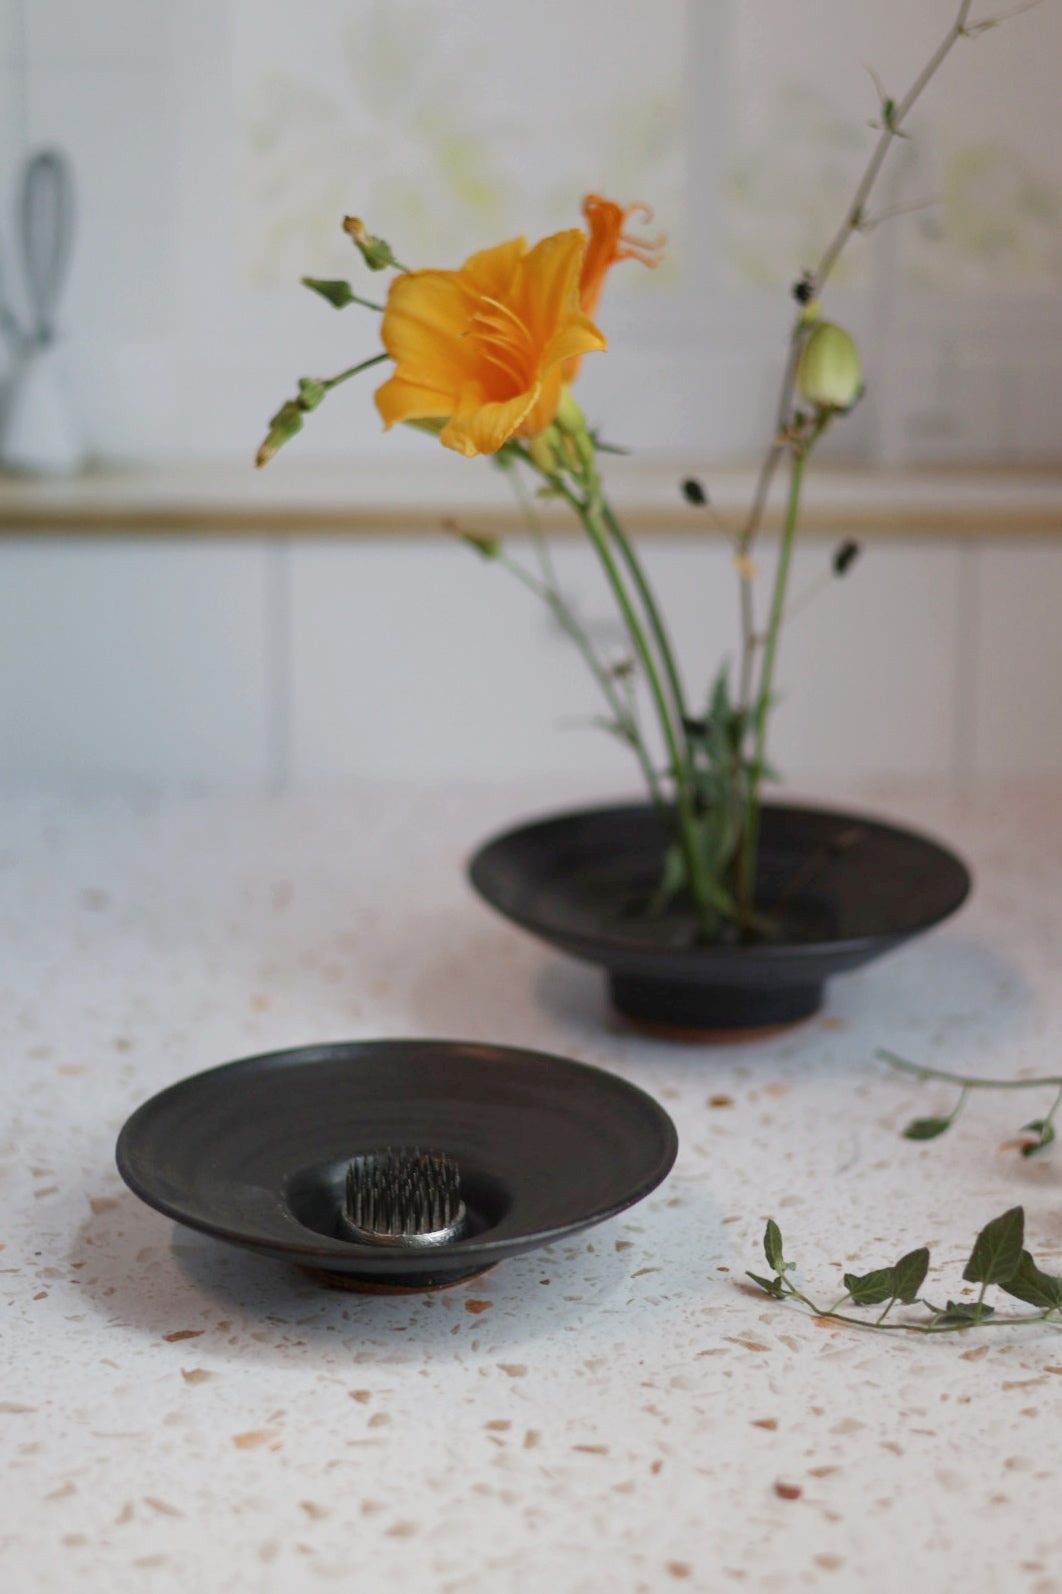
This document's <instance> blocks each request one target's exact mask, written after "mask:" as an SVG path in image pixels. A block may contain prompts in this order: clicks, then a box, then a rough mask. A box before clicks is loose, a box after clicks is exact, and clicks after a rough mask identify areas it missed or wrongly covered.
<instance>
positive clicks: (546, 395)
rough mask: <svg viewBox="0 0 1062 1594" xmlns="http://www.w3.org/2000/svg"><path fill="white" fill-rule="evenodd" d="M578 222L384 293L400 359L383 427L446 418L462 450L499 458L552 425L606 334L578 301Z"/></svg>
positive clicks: (402, 281) (407, 277)
mask: <svg viewBox="0 0 1062 1594" xmlns="http://www.w3.org/2000/svg"><path fill="white" fill-rule="evenodd" d="M586 248H587V240H586V236H585V234H584V233H582V232H580V231H579V230H578V229H572V230H571V231H568V232H558V233H553V234H551V235H550V236H549V237H548V238H543V239H542V241H541V242H540V243H537V244H535V246H534V247H533V248H531V249H528V247H527V244H526V243H525V241H524V239H523V238H513V239H510V240H509V242H507V243H503V244H498V245H496V246H495V247H494V248H492V249H483V250H480V252H479V253H478V254H474V255H472V256H470V257H469V259H468V260H466V261H465V263H464V265H463V266H461V267H460V269H459V270H457V271H434V270H433V271H410V272H404V273H402V274H401V275H400V276H398V277H396V278H395V280H394V281H393V282H392V284H391V288H390V292H389V293H388V296H387V305H386V308H385V311H384V317H383V323H382V326H381V337H382V338H383V343H384V347H385V348H386V350H387V352H388V354H390V355H391V357H392V358H393V359H394V361H395V371H394V374H393V376H391V377H390V379H389V380H388V381H386V382H385V383H384V384H383V386H382V387H380V388H378V389H377V392H376V407H377V409H378V410H379V412H380V415H381V417H382V419H383V422H384V425H385V427H390V426H393V425H394V424H395V423H396V422H397V421H414V420H440V421H443V422H444V423H445V424H444V425H443V427H442V430H441V432H440V434H439V437H440V441H441V442H443V443H445V444H446V446H447V447H448V448H453V449H456V450H457V451H458V453H461V454H466V455H472V454H493V453H496V452H497V450H498V449H499V448H501V446H502V444H503V443H506V442H507V441H508V440H509V438H511V437H534V436H536V435H537V434H538V433H539V432H542V431H544V430H545V428H546V427H547V426H548V425H549V424H550V422H551V421H552V420H553V417H554V415H555V413H556V410H557V405H558V403H559V401H560V396H561V387H562V384H563V382H564V381H565V372H566V369H567V368H568V367H569V365H570V364H571V362H572V361H578V359H579V357H580V356H581V355H583V354H588V353H590V352H591V350H594V349H603V348H604V347H605V339H604V337H603V336H602V334H601V333H600V332H599V331H598V329H597V327H596V326H595V325H594V323H593V322H592V321H591V319H590V317H589V315H588V314H587V313H586V311H585V310H584V308H583V307H582V305H581V303H580V276H581V272H582V269H583V265H584V257H585V251H586Z"/></svg>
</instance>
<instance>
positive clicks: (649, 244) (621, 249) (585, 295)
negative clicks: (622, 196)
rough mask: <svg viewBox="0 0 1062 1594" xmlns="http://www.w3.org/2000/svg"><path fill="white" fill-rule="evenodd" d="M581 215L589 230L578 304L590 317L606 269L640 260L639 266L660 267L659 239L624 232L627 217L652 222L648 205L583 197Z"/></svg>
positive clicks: (592, 196) (661, 244) (662, 245)
mask: <svg viewBox="0 0 1062 1594" xmlns="http://www.w3.org/2000/svg"><path fill="white" fill-rule="evenodd" d="M583 215H584V216H585V218H586V222H587V226H588V227H589V229H590V236H589V239H588V240H587V245H586V254H585V255H584V256H583V267H582V270H581V271H580V273H579V303H580V304H581V305H582V307H583V309H584V310H585V311H586V313H587V315H593V313H594V311H595V310H596V309H597V301H598V299H599V298H600V297H601V289H602V287H603V286H604V282H605V276H606V274H607V272H608V268H609V266H611V265H614V264H615V262H616V261H617V260H640V261H641V263H642V265H643V266H651V267H655V266H658V265H659V264H660V251H661V250H662V249H663V247H664V243H665V241H666V240H665V239H664V238H663V236H660V237H657V238H632V237H631V236H630V234H629V233H625V232H624V230H623V229H624V227H625V226H626V224H627V220H628V218H629V217H631V216H634V215H641V216H643V217H644V218H645V220H646V221H647V222H648V221H652V219H653V213H652V211H651V210H650V209H649V206H648V205H643V204H641V203H639V204H634V205H628V206H627V207H626V209H624V208H623V207H622V206H620V205H617V204H616V203H615V202H614V201H613V200H611V199H602V197H601V195H600V194H586V195H585V196H584V198H583Z"/></svg>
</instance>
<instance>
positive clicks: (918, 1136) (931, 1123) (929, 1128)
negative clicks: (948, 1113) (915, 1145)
mask: <svg viewBox="0 0 1062 1594" xmlns="http://www.w3.org/2000/svg"><path fill="white" fill-rule="evenodd" d="M950 1128H951V1119H950V1118H912V1119H911V1122H910V1123H909V1124H908V1125H907V1128H906V1129H905V1130H904V1132H903V1138H904V1139H905V1140H935V1139H936V1138H937V1136H938V1135H942V1134H943V1133H944V1131H945V1130H946V1129H950Z"/></svg>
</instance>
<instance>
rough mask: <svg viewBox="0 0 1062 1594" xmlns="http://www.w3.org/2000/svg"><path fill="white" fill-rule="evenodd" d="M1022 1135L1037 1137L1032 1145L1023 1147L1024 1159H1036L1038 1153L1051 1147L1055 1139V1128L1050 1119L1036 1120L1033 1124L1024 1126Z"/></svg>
mask: <svg viewBox="0 0 1062 1594" xmlns="http://www.w3.org/2000/svg"><path fill="white" fill-rule="evenodd" d="M1021 1127H1022V1133H1023V1134H1026V1133H1030V1134H1034V1135H1036V1136H1037V1139H1036V1140H1034V1141H1033V1142H1032V1144H1031V1145H1028V1146H1022V1148H1021V1154H1022V1156H1023V1157H1035V1156H1036V1154H1037V1152H1039V1151H1043V1150H1045V1149H1046V1147H1048V1146H1049V1145H1051V1143H1052V1142H1053V1140H1054V1138H1055V1126H1054V1124H1053V1123H1052V1122H1051V1121H1050V1119H1048V1118H1034V1119H1033V1121H1032V1123H1031V1124H1022V1126H1021Z"/></svg>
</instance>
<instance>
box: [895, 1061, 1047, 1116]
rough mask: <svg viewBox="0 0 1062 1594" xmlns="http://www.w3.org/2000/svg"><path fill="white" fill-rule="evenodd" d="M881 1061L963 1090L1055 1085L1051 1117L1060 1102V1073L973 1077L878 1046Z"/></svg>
mask: <svg viewBox="0 0 1062 1594" xmlns="http://www.w3.org/2000/svg"><path fill="white" fill-rule="evenodd" d="M874 1056H875V1057H880V1059H881V1061H882V1062H883V1063H888V1064H889V1066H890V1068H896V1069H899V1071H900V1072H901V1073H903V1074H913V1075H914V1076H915V1078H916V1079H942V1080H946V1081H947V1083H948V1084H949V1085H960V1086H961V1087H962V1088H963V1090H964V1091H969V1090H1036V1089H1038V1088H1039V1089H1042V1088H1043V1086H1044V1085H1055V1086H1056V1087H1057V1088H1058V1091H1059V1094H1058V1096H1056V1098H1055V1102H1054V1105H1053V1106H1052V1108H1051V1112H1050V1114H1049V1115H1048V1116H1049V1117H1052V1116H1053V1115H1054V1113H1055V1112H1056V1111H1057V1109H1058V1107H1059V1104H1060V1103H1062V1074H1041V1075H1039V1077H1038V1078H1036V1079H975V1078H971V1077H970V1076H969V1075H967V1074H952V1073H949V1072H948V1070H947V1069H946V1068H929V1067H927V1066H926V1065H925V1064H924V1063H912V1062H909V1061H908V1059H907V1058H906V1057H898V1056H897V1054H896V1053H895V1052H890V1051H887V1050H886V1049H885V1048H884V1047H882V1046H879V1047H878V1049H877V1051H876V1052H875V1053H874Z"/></svg>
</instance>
